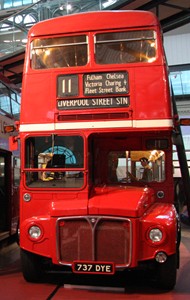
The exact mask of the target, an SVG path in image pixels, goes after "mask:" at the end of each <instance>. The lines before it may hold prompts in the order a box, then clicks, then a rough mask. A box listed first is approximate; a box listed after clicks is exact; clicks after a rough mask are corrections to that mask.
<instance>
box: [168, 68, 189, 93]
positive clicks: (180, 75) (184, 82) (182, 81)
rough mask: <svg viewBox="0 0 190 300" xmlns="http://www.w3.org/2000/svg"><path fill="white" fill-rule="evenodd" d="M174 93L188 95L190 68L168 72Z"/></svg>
mask: <svg viewBox="0 0 190 300" xmlns="http://www.w3.org/2000/svg"><path fill="white" fill-rule="evenodd" d="M170 79H171V82H172V87H173V91H174V95H190V84H189V82H190V70H186V71H185V70H184V71H175V72H170Z"/></svg>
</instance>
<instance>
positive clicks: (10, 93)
mask: <svg viewBox="0 0 190 300" xmlns="http://www.w3.org/2000/svg"><path fill="white" fill-rule="evenodd" d="M19 115H20V90H19V88H17V87H16V86H15V85H13V84H12V83H10V82H9V81H8V79H7V78H5V77H4V76H3V75H2V74H0V241H2V240H5V239H9V238H10V237H13V236H16V234H17V232H18V223H19V181H20V153H19V149H18V150H16V151H9V137H10V136H12V137H13V136H14V135H15V134H14V133H9V132H6V131H5V127H9V126H12V125H13V124H15V122H16V121H18V120H19Z"/></svg>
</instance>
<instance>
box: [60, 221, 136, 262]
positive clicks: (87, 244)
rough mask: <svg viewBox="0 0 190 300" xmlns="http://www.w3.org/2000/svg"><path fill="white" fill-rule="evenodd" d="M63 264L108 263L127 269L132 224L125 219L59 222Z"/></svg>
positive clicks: (129, 256) (61, 260)
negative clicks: (76, 261) (83, 262)
mask: <svg viewBox="0 0 190 300" xmlns="http://www.w3.org/2000/svg"><path fill="white" fill-rule="evenodd" d="M57 228H58V229H57V230H58V253H59V261H60V263H61V264H72V262H73V261H74V260H81V261H104V262H106V261H108V262H114V263H115V264H116V265H125V266H126V265H128V264H129V263H130V258H131V236H132V234H131V222H130V220H128V219H125V218H111V217H109V218H108V217H96V216H94V217H92V216H91V217H78V218H63V219H59V220H58V226H57Z"/></svg>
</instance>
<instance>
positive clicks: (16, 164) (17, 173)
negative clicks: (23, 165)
mask: <svg viewBox="0 0 190 300" xmlns="http://www.w3.org/2000/svg"><path fill="white" fill-rule="evenodd" d="M19 183H20V158H18V157H14V184H15V185H16V186H18V185H19Z"/></svg>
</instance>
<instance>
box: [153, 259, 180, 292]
mask: <svg viewBox="0 0 190 300" xmlns="http://www.w3.org/2000/svg"><path fill="white" fill-rule="evenodd" d="M156 274H157V276H156V286H157V287H158V288H160V289H164V290H172V289H173V288H174V286H175V284H176V277H177V254H173V255H171V256H169V257H168V259H167V260H166V262H165V263H156Z"/></svg>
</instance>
